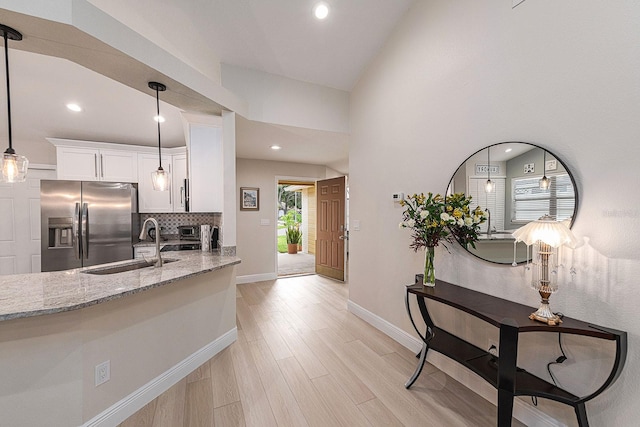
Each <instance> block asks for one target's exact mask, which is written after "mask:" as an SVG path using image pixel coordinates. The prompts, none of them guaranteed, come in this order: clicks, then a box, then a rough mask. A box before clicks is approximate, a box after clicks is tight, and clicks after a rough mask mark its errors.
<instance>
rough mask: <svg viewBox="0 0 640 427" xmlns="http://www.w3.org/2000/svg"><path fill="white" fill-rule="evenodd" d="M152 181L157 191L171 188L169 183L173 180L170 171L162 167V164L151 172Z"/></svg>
mask: <svg viewBox="0 0 640 427" xmlns="http://www.w3.org/2000/svg"><path fill="white" fill-rule="evenodd" d="M151 181H152V182H153V189H154V190H156V191H167V190H169V183H170V182H171V179H170V177H169V172H167V171H166V170H164V169H162V166H161V167H159V168H158V169H157V170H155V171H153V172H152V173H151Z"/></svg>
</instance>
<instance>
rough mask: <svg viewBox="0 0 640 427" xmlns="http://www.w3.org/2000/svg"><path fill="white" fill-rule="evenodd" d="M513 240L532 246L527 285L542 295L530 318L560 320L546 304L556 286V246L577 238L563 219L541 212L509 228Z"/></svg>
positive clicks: (549, 322) (548, 321)
mask: <svg viewBox="0 0 640 427" xmlns="http://www.w3.org/2000/svg"><path fill="white" fill-rule="evenodd" d="M512 235H513V237H514V238H515V240H516V242H524V243H525V244H526V245H527V246H533V257H532V262H531V263H532V280H531V286H532V287H533V288H534V289H536V290H537V291H538V292H539V293H540V296H541V298H542V302H541V304H540V307H539V308H538V310H537V311H536V312H534V313H532V314H531V316H529V317H530V318H531V319H534V320H539V321H541V322H545V323H547V324H549V325H556V324H558V323H561V322H562V320H561V319H560V317H559V316H557V315H555V314H554V313H553V312H552V311H551V308H550V307H549V297H550V296H551V294H552V293H554V292H556V291H557V290H558V249H559V248H560V247H561V246H570V247H575V246H577V243H578V242H577V240H576V238H575V236H574V235H573V233H571V230H569V227H567V226H566V225H565V223H563V222H558V221H555V220H554V219H553V218H551V217H549V216H544V217H542V218H540V219H538V220H536V221H533V222H530V223H528V224H527V225H525V226H523V227H521V228H519V229H517V230H516V231H514V232H513V234H512Z"/></svg>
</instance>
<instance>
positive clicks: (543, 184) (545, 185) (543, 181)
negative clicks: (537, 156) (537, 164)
mask: <svg viewBox="0 0 640 427" xmlns="http://www.w3.org/2000/svg"><path fill="white" fill-rule="evenodd" d="M538 184H539V185H540V189H541V190H548V189H549V185H550V184H551V180H550V179H549V178H547V176H546V175H545V176H543V177H542V178H540V181H538Z"/></svg>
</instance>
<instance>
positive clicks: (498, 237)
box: [446, 141, 579, 265]
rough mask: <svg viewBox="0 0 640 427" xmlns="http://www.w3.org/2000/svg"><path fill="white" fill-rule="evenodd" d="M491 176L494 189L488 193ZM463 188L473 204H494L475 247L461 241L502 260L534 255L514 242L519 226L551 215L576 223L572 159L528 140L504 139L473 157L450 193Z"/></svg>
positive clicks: (484, 256)
mask: <svg viewBox="0 0 640 427" xmlns="http://www.w3.org/2000/svg"><path fill="white" fill-rule="evenodd" d="M543 177H547V178H548V188H546V189H545V188H541V187H544V185H541V184H540V181H541V179H542V178H543ZM489 179H490V180H491V182H492V186H493V190H492V191H491V192H486V190H485V187H486V183H487V180H489ZM462 192H464V193H465V194H466V195H467V196H471V197H472V201H471V205H470V207H471V208H475V207H476V206H478V205H479V206H480V207H481V208H482V209H483V210H486V209H488V213H487V217H488V218H489V219H490V221H489V220H487V221H486V222H485V223H484V224H481V228H480V233H479V239H478V241H477V242H475V246H476V247H475V248H473V247H472V246H471V245H468V246H467V247H465V246H464V245H462V244H461V246H462V247H463V248H465V249H466V250H467V251H468V252H469V253H471V254H472V255H474V256H476V257H478V258H480V259H482V260H484V261H488V262H492V263H496V264H509V265H510V264H512V263H513V262H514V260H515V262H517V263H518V264H521V263H524V262H526V261H527V259H530V255H529V254H528V252H527V248H526V245H524V243H522V242H519V243H517V245H515V246H514V238H513V237H512V236H511V233H512V232H513V231H514V230H516V229H518V228H520V227H522V226H523V225H525V224H527V223H528V222H530V221H533V220H536V219H538V218H540V217H541V216H543V215H545V214H546V215H550V216H552V217H554V218H556V219H557V220H559V221H568V225H569V227H572V226H573V222H574V221H575V218H576V215H577V213H578V205H579V197H578V189H577V186H576V182H575V178H574V177H573V174H572V173H571V171H570V170H569V168H568V167H567V165H566V163H565V162H564V161H562V159H560V158H558V156H557V155H555V154H554V153H553V152H551V151H549V150H547V149H546V148H543V147H540V146H538V145H535V144H531V143H528V142H518V141H510V142H499V143H496V144H492V145H489V146H487V147H484V148H482V149H480V150H478V151H476V152H475V153H473V154H472V155H470V156H469V157H467V159H465V160H464V161H463V162H462V164H461V165H460V166H459V167H458V169H457V170H456V171H455V173H454V174H453V176H452V177H451V179H450V180H449V184H448V185H447V191H446V194H447V195H449V194H453V193H462Z"/></svg>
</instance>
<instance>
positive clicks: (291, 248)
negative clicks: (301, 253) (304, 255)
mask: <svg viewBox="0 0 640 427" xmlns="http://www.w3.org/2000/svg"><path fill="white" fill-rule="evenodd" d="M287 253H288V254H297V253H298V244H297V243H287Z"/></svg>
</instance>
